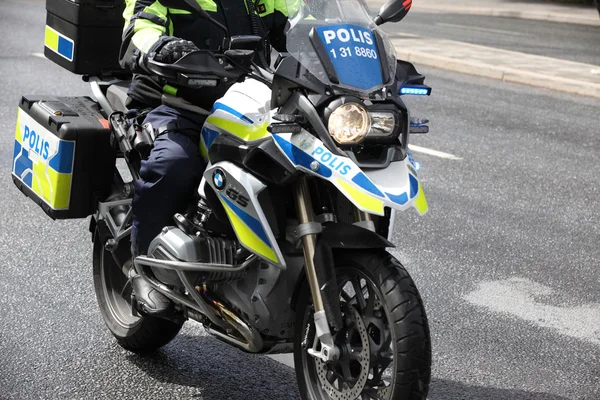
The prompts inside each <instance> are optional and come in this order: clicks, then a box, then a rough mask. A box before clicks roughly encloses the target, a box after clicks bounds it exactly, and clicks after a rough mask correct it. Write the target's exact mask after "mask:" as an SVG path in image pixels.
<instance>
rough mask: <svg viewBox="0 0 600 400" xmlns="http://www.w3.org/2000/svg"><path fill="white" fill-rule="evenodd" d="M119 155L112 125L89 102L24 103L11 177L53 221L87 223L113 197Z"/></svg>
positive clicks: (84, 99)
mask: <svg viewBox="0 0 600 400" xmlns="http://www.w3.org/2000/svg"><path fill="white" fill-rule="evenodd" d="M115 160H116V151H115V150H114V148H113V147H112V146H111V143H110V129H109V125H108V121H107V120H106V119H105V118H104V117H103V116H102V114H101V113H100V112H99V110H98V106H97V104H96V103H95V102H94V101H92V100H91V99H90V98H88V97H50V96H44V97H42V96H36V97H33V96H30V97H27V96H26V97H23V98H22V99H21V101H20V103H19V109H18V115H17V126H16V134H15V145H14V152H13V162H12V177H13V182H14V183H15V185H16V186H17V187H18V188H19V189H20V190H21V191H22V192H23V193H24V194H25V195H26V196H27V197H29V198H30V199H32V200H33V201H34V202H35V203H37V204H38V205H39V206H40V207H41V208H42V209H43V210H44V212H45V213H46V214H47V215H48V216H50V217H51V218H53V219H68V218H85V217H87V216H89V215H91V214H93V213H94V211H95V209H96V204H97V202H98V201H102V200H104V199H105V198H106V196H108V195H109V193H110V187H111V183H112V180H113V176H114V175H113V174H114V169H115Z"/></svg>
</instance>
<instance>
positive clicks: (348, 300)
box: [342, 289, 352, 304]
mask: <svg viewBox="0 0 600 400" xmlns="http://www.w3.org/2000/svg"><path fill="white" fill-rule="evenodd" d="M342 299H344V301H345V302H346V303H348V304H350V303H352V296H350V295H349V294H348V293H346V291H345V290H344V289H342Z"/></svg>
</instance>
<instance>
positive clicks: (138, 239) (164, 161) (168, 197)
mask: <svg viewBox="0 0 600 400" xmlns="http://www.w3.org/2000/svg"><path fill="white" fill-rule="evenodd" d="M205 119H206V117H205V116H202V115H197V114H193V113H190V112H187V111H184V110H178V109H175V108H172V107H168V106H164V105H162V106H159V107H157V108H156V109H154V110H152V111H151V112H150V113H148V115H147V116H146V119H145V121H144V123H150V124H152V127H153V128H154V129H159V128H162V127H167V126H170V129H169V130H167V131H165V132H164V133H162V134H161V135H159V136H158V137H157V138H156V140H155V141H154V148H153V149H152V151H151V152H150V155H149V156H148V158H147V159H146V160H143V161H142V164H141V169H140V179H139V180H137V181H136V182H135V192H134V195H133V202H132V207H133V221H132V229H131V244H132V251H133V252H134V254H146V253H147V251H148V246H149V245H150V242H151V241H152V239H154V238H155V237H156V235H158V234H159V233H160V231H161V229H162V228H163V227H165V226H167V225H173V224H174V221H173V215H174V214H176V213H178V212H181V213H183V212H185V211H186V209H187V205H188V203H189V201H190V199H191V196H193V195H194V192H195V191H196V190H197V189H198V186H199V184H200V180H201V179H202V174H203V173H204V169H205V168H206V163H205V162H204V160H203V159H202V157H201V156H200V147H199V143H200V134H201V130H202V125H203V123H204V121H205Z"/></svg>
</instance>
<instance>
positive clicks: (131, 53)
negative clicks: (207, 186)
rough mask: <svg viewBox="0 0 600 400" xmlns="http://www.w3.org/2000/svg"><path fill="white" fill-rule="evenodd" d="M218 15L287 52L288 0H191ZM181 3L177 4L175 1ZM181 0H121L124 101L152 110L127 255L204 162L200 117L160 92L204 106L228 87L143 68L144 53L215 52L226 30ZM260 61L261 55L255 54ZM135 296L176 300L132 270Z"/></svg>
mask: <svg viewBox="0 0 600 400" xmlns="http://www.w3.org/2000/svg"><path fill="white" fill-rule="evenodd" d="M196 1H197V2H198V4H200V5H201V6H202V8H203V9H204V10H205V11H207V12H208V13H209V14H210V15H211V16H212V17H213V18H214V19H215V20H217V21H218V22H220V23H221V24H222V25H224V26H226V27H227V28H228V30H229V33H230V35H232V36H234V35H259V36H261V37H263V38H264V40H263V42H262V43H263V46H262V47H263V49H262V50H261V51H260V52H257V54H258V53H261V56H260V57H259V59H260V60H262V61H263V64H264V63H268V61H265V60H269V59H270V57H269V56H270V46H271V45H272V46H273V47H274V48H275V49H276V50H277V51H279V52H284V51H285V33H284V29H285V26H286V23H287V10H286V8H285V0H214V1H213V0H196ZM180 4H181V5H180ZM184 4H185V2H184V0H126V8H125V12H124V13H123V16H124V18H125V29H124V32H123V43H122V47H121V53H120V63H121V66H122V67H124V68H128V69H130V70H131V71H132V72H133V73H134V78H133V81H132V83H131V85H130V87H129V91H128V95H129V99H128V104H127V107H128V108H129V109H130V110H131V109H132V110H143V109H151V111H149V113H148V114H147V115H146V117H145V120H144V124H146V123H150V124H151V125H152V128H153V129H154V133H155V135H157V137H156V140H155V141H154V147H153V149H152V151H151V152H150V155H149V156H148V158H147V159H145V160H143V161H142V164H141V169H140V179H139V180H138V181H136V182H135V191H134V196H133V202H132V208H133V223H132V230H131V244H132V246H131V250H132V256H133V257H136V256H137V255H140V254H146V252H147V251H148V246H149V245H150V242H151V240H152V239H153V238H154V237H155V236H156V235H157V234H158V233H159V232H160V230H161V229H162V227H164V226H166V225H170V224H172V223H173V222H172V221H173V215H174V214H175V213H177V212H181V211H185V208H186V203H187V201H188V200H189V199H190V196H191V195H192V194H193V192H194V190H196V189H197V187H198V184H199V183H200V179H201V178H202V173H203V172H204V169H205V168H206V165H205V163H204V161H203V160H202V158H201V157H200V154H199V142H200V133H201V127H202V125H203V123H204V120H205V118H206V117H205V116H202V115H199V114H196V113H192V112H189V111H186V110H182V109H177V108H173V107H170V106H167V105H164V104H161V96H162V95H163V93H167V94H169V95H175V96H179V97H181V98H183V99H185V100H187V101H190V102H192V103H194V104H195V105H197V106H200V107H202V108H204V109H208V110H210V109H211V107H212V105H213V103H214V102H215V101H216V100H217V99H218V98H219V97H221V96H222V95H223V94H224V93H225V89H215V88H210V89H209V88H204V89H201V90H197V91H191V90H187V89H185V88H177V87H173V86H170V85H168V84H167V82H165V81H163V80H162V79H161V78H159V77H157V76H153V75H152V73H151V72H150V71H149V70H148V68H147V61H148V57H149V56H150V55H151V54H153V53H155V54H156V55H155V59H156V60H160V61H161V62H166V63H174V62H175V61H177V60H178V59H180V58H181V57H183V56H184V55H185V54H187V53H189V52H191V51H194V50H197V49H206V50H211V51H215V52H216V51H218V49H219V47H220V46H221V45H222V43H223V39H224V32H223V31H222V30H220V29H218V28H216V27H215V26H214V25H213V24H212V23H210V22H208V21H207V20H205V19H201V18H200V17H198V16H196V15H195V14H191V13H190V12H186V11H183V10H181V9H178V8H173V7H178V6H179V7H181V8H185V6H184ZM260 60H259V61H260ZM132 273H133V276H132V287H133V292H134V297H135V298H136V301H137V304H138V306H139V308H140V311H141V312H142V313H144V314H147V315H154V316H158V315H164V314H168V313H170V312H171V310H172V306H173V303H172V302H171V301H170V300H169V299H168V298H167V297H166V296H164V295H163V294H162V293H160V292H158V291H156V290H154V289H153V288H151V287H150V286H149V285H148V284H147V283H145V281H144V280H143V279H142V278H141V277H140V276H139V275H137V274H136V273H135V272H134V271H132Z"/></svg>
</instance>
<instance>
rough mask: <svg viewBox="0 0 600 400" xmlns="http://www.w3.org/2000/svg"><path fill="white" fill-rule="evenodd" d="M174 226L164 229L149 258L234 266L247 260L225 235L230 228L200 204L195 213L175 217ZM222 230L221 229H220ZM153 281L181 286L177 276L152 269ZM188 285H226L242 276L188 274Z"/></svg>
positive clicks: (151, 249)
mask: <svg viewBox="0 0 600 400" xmlns="http://www.w3.org/2000/svg"><path fill="white" fill-rule="evenodd" d="M174 222H175V224H174V226H167V227H165V228H163V230H162V232H161V233H160V234H159V235H158V236H156V237H155V238H154V240H153V241H152V242H151V243H150V247H149V248H148V254H149V255H150V257H154V258H157V259H162V260H177V261H186V262H198V263H210V264H226V265H235V264H237V263H238V262H240V260H242V261H243V259H245V258H246V257H247V256H248V254H249V253H248V252H247V250H245V249H244V248H242V247H241V246H240V245H239V242H238V240H237V239H236V238H235V236H233V238H232V237H231V236H230V235H229V234H228V233H229V232H228V231H231V228H230V227H229V226H228V224H227V225H225V224H223V223H221V222H220V221H218V220H217V219H216V217H215V216H214V214H213V213H212V211H211V209H210V208H209V207H208V206H207V205H206V203H205V202H204V201H203V200H200V201H199V203H198V206H197V209H196V210H195V212H194V213H190V214H188V216H187V217H186V216H183V215H181V214H176V215H175V218H174ZM208 228H210V230H209V229H208ZM219 228H221V229H219ZM152 272H153V273H154V275H155V277H156V278H157V279H158V280H160V281H161V282H163V283H165V284H170V285H175V286H181V281H180V279H179V277H178V276H177V273H176V272H175V271H172V270H168V269H164V268H156V267H153V268H152ZM188 274H190V276H189V279H190V281H191V282H225V281H232V280H238V279H242V278H243V277H244V276H245V272H243V271H242V272H230V271H227V267H223V271H222V272H221V271H219V272H189V273H188Z"/></svg>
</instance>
